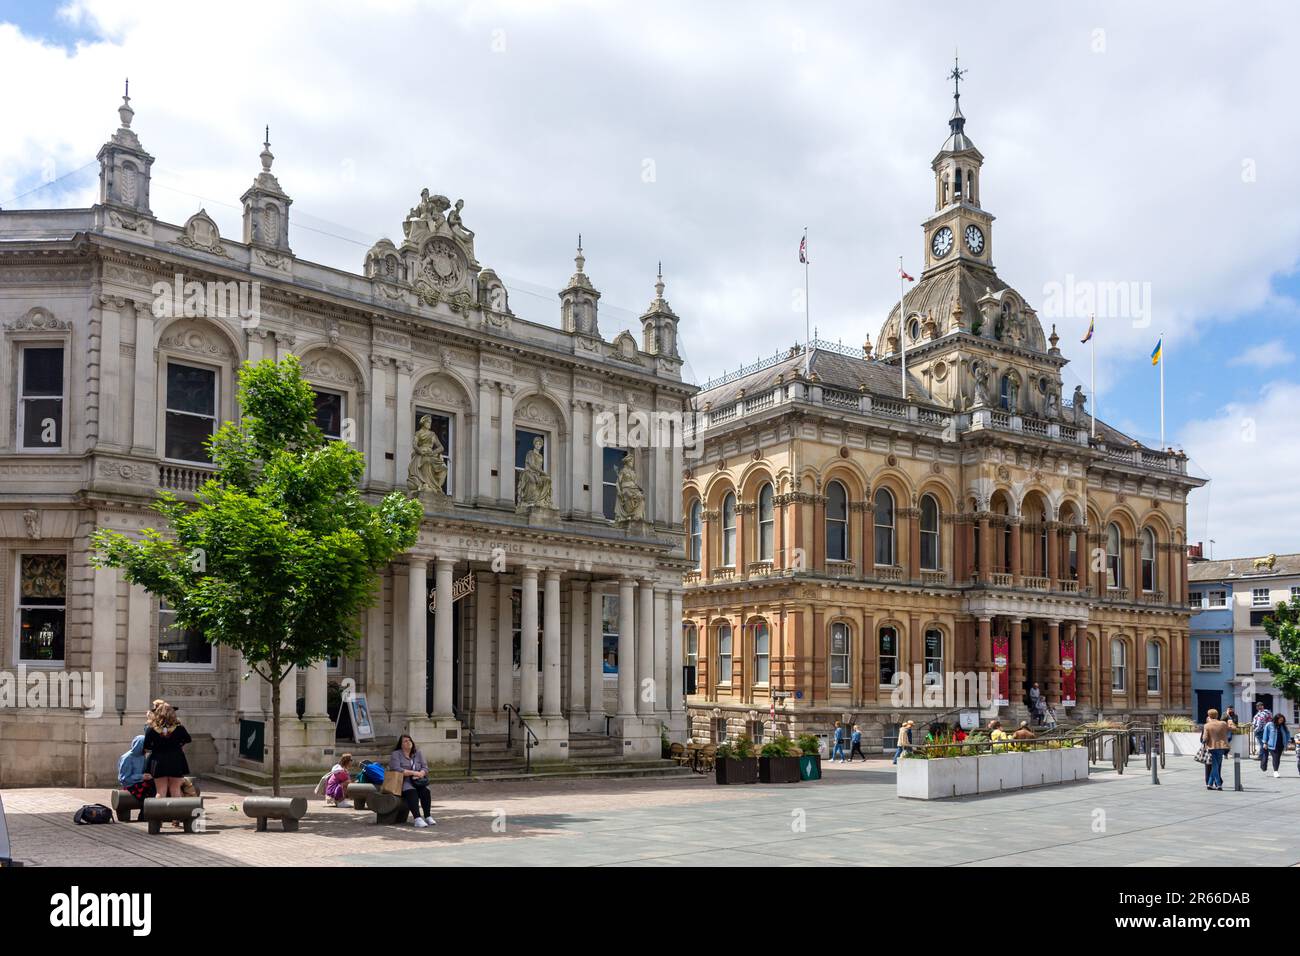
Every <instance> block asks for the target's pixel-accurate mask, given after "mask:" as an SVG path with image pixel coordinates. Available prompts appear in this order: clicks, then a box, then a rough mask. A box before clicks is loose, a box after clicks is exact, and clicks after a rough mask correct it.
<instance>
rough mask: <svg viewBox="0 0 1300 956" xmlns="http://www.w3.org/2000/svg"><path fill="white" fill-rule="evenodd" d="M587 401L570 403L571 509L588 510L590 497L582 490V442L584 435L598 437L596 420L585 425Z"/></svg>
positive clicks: (583, 451) (592, 437) (583, 452)
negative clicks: (584, 413)
mask: <svg viewBox="0 0 1300 956" xmlns="http://www.w3.org/2000/svg"><path fill="white" fill-rule="evenodd" d="M585 405H586V402H580V401H578V400H577V399H574V400H573V401H572V402H570V403H569V411H570V415H571V418H572V421H573V427H572V428H571V429H570V430H569V510H570V511H578V512H585V511H586V510H587V501H588V498H587V496H586V493H585V492H584V491H583V490H582V472H583V471H584V470H585V469H584V468H583V464H582V459H583V458H584V457H585V452H586V450H587V449H586V446H585V445H583V443H582V436H583V435H588V436H590V437H591V440H592V441H595V439H596V435H595V432H596V428H595V423H594V422H588V423H587V427H585V428H584V427H583V424H582V414H583V406H585Z"/></svg>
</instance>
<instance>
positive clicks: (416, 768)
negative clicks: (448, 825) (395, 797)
mask: <svg viewBox="0 0 1300 956" xmlns="http://www.w3.org/2000/svg"><path fill="white" fill-rule="evenodd" d="M388 772H389V773H397V774H400V775H401V776H402V799H403V800H405V801H406V808H407V809H408V810H410V811H411V817H412V820H411V825H412V826H414V827H416V828H418V829H424V828H425V827H431V826H436V825H437V822H438V821H437V820H435V819H434V818H433V817H432V816H430V811H431V809H432V807H431V804H432V802H433V795H432V794H431V793H429V765H428V764H427V763H425V762H424V754H422V753H420V750H419V748H418V747H416V746H415V741H414V740H412V739H411V736H410V734H402V736H400V737H398V738H397V748H396V749H395V750H394V751H393V753H392V755H391V756H389V758H388Z"/></svg>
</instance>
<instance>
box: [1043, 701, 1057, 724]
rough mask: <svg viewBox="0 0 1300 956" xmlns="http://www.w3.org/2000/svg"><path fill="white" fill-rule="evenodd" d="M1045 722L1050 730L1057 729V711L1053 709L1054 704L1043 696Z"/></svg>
mask: <svg viewBox="0 0 1300 956" xmlns="http://www.w3.org/2000/svg"><path fill="white" fill-rule="evenodd" d="M1043 723H1044V724H1045V725H1046V726H1047V729H1048V730H1049V731H1052V730H1055V729H1056V711H1054V710H1052V705H1051V704H1050V703H1048V702H1047V698H1046V697H1044V698H1043Z"/></svg>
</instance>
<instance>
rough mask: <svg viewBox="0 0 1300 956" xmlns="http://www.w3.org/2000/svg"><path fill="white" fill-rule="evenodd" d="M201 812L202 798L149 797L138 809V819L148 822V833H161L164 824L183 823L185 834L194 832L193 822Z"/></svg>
mask: <svg viewBox="0 0 1300 956" xmlns="http://www.w3.org/2000/svg"><path fill="white" fill-rule="evenodd" d="M202 812H203V798H202V797H149V798H148V799H147V800H145V801H144V806H142V807H141V808H140V819H141V820H147V821H148V822H149V832H150V833H153V834H158V833H161V832H162V825H163V823H164V822H168V821H173V822H177V823H183V824H184V825H185V832H186V833H193V832H194V821H195V819H196V818H197V817H198V816H199V814H201V813H202Z"/></svg>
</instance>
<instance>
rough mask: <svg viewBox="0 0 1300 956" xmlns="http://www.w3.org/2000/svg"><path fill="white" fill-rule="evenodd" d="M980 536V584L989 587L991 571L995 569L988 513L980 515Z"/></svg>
mask: <svg viewBox="0 0 1300 956" xmlns="http://www.w3.org/2000/svg"><path fill="white" fill-rule="evenodd" d="M979 536H980V537H979V552H980V566H979V576H980V584H983V585H984V586H986V587H987V586H988V583H989V575H990V574H991V573H992V571H991V569H992V567H993V535H992V534H990V528H989V516H988V512H983V513H981V514H980V517H979Z"/></svg>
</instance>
